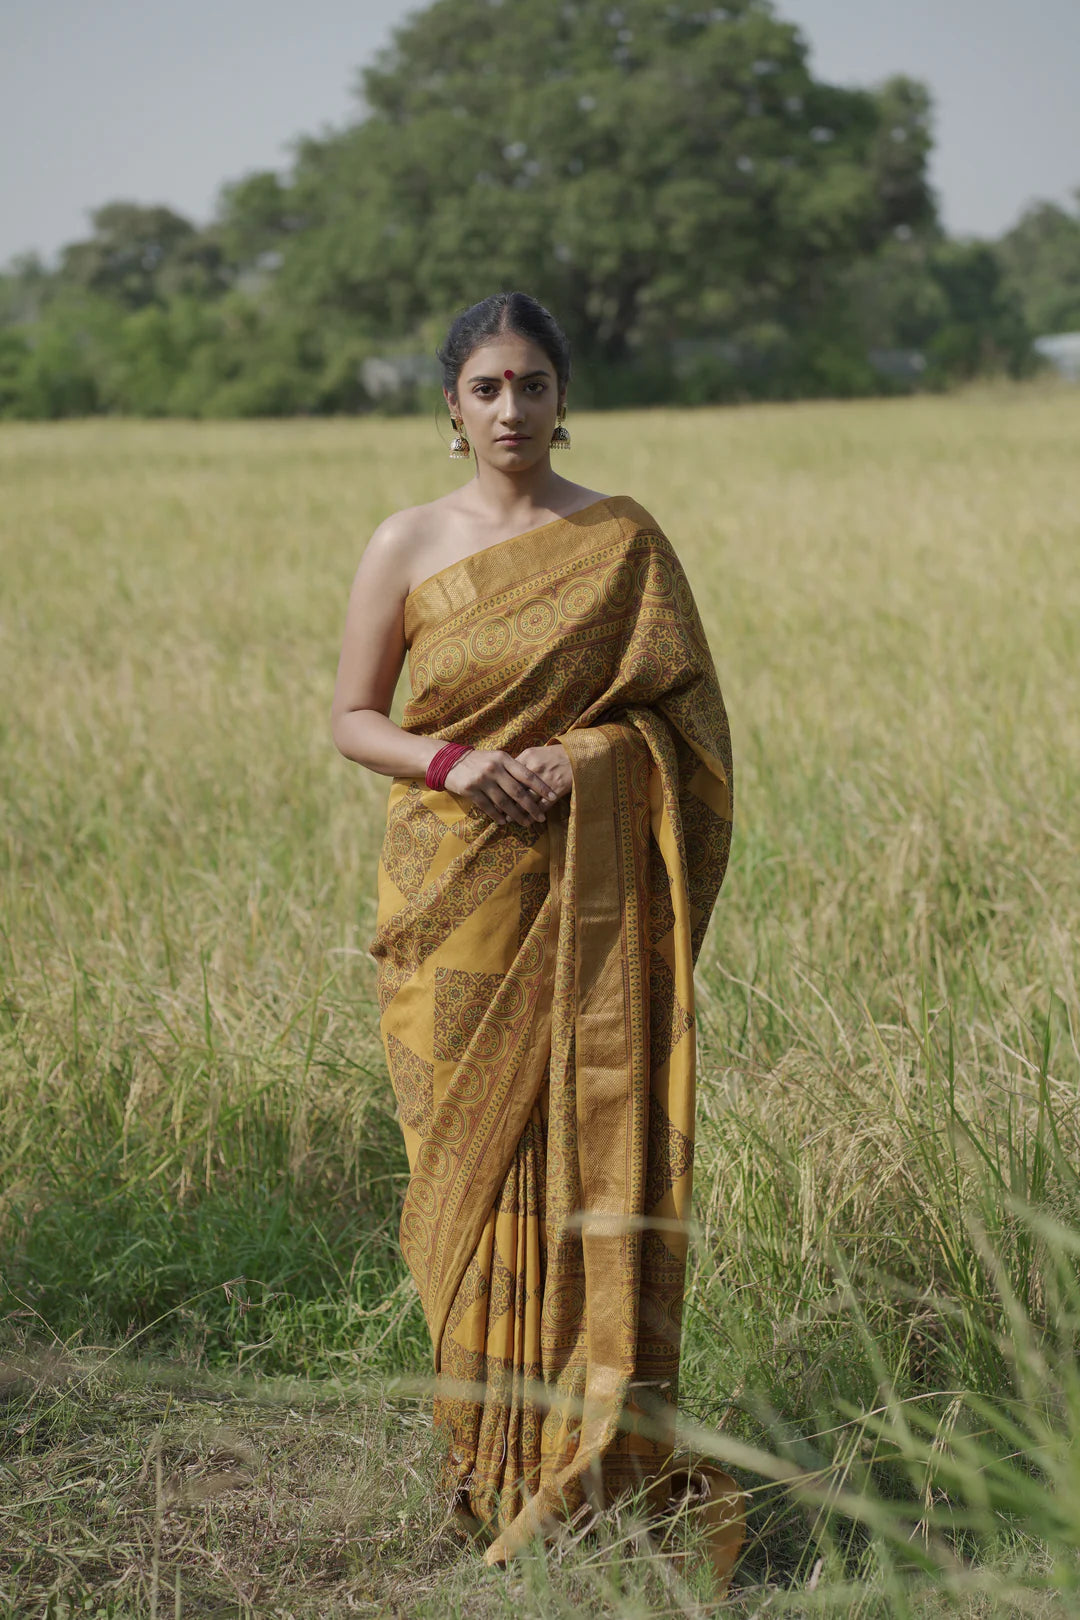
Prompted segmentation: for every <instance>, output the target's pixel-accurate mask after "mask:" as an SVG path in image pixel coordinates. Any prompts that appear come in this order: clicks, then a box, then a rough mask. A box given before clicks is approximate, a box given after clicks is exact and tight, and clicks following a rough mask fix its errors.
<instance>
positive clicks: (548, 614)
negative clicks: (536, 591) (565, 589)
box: [514, 597, 556, 641]
mask: <svg viewBox="0 0 1080 1620" xmlns="http://www.w3.org/2000/svg"><path fill="white" fill-rule="evenodd" d="M555 622H556V614H555V609H554V608H553V607H552V605H551V603H550V602H545V601H542V600H541V598H540V597H534V598H533V600H532V601H531V602H526V603H524V605H523V606H522V607H519V608H518V610H517V613H516V615H515V617H514V629H515V630H516V631H517V633H518V635H519V636H520V637H521V639H522V641H543V639H544V637H545V636H549V635H550V634H551V632H552V630H554V628H555Z"/></svg>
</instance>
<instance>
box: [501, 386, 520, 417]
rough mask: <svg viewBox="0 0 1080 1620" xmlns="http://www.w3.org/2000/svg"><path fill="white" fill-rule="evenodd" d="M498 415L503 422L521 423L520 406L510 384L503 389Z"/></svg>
mask: <svg viewBox="0 0 1080 1620" xmlns="http://www.w3.org/2000/svg"><path fill="white" fill-rule="evenodd" d="M499 415H500V416H501V418H502V420H503V421H504V422H520V421H521V405H520V403H519V401H518V397H517V395H516V394H515V392H514V389H513V386H512V385H511V384H510V383H507V385H506V387H505V388H504V389H503V392H502V398H501V399H500V401H499Z"/></svg>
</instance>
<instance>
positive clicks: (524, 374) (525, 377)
mask: <svg viewBox="0 0 1080 1620" xmlns="http://www.w3.org/2000/svg"><path fill="white" fill-rule="evenodd" d="M550 376H551V372H550V371H543V370H541V371H521V372H519V373H518V375H517V377H515V379H514V381H515V382H528V381H529V379H530V378H532V377H550ZM469 382H470V383H478V382H489V383H500V382H502V378H501V377H470V378H469Z"/></svg>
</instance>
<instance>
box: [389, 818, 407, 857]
mask: <svg viewBox="0 0 1080 1620" xmlns="http://www.w3.org/2000/svg"><path fill="white" fill-rule="evenodd" d="M388 834H389V836H388V843H389V846H390V854H391V856H392V857H393V859H394V860H397V861H407V860H408V858H409V856H410V855H411V854H412V852H413V835H412V833H411V831H410V830H409V828H408V827H407V826H405V825H404V823H403V822H400V821H399V822H397V824H396V825H395V826H392V827H390V828H389V829H388Z"/></svg>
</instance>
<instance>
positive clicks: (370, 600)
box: [330, 513, 442, 779]
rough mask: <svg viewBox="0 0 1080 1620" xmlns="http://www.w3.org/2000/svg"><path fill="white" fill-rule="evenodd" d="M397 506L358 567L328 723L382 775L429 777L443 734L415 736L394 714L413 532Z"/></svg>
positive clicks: (351, 752) (341, 745)
mask: <svg viewBox="0 0 1080 1620" xmlns="http://www.w3.org/2000/svg"><path fill="white" fill-rule="evenodd" d="M403 517H404V514H402V513H395V515H394V516H393V517H391V518H387V520H386V522H385V523H380V525H379V527H378V528H377V529H376V530H375V533H374V534H373V535H372V537H371V539H370V540H369V541H368V544H367V547H366V549H365V551H364V555H363V556H362V557H361V559H360V566H359V567H358V568H357V570H356V577H355V578H354V580H353V585H352V590H351V592H350V594H349V606H348V611H347V613H346V615H345V635H344V639H343V641H342V645H341V657H340V659H339V660H338V671H337V682H336V684H335V687H334V702H333V707H332V709H331V711H330V728H331V731H332V733H333V738H334V744H335V746H336V747H337V749H338V752H339V753H342V754H344V756H345V758H346V759H352V760H355V761H356V763H357V764H358V765H364V766H366V767H367V769H368V770H369V771H377V772H378V774H379V775H380V776H413V777H418V778H420V779H422V778H423V776H424V773H425V772H426V770H427V768H428V766H429V764H430V763H431V761H432V760H433V759H434V757H435V755H436V754H437V753H438V751H439V749H440V747H441V746H442V744H441V742H440V741H439V740H438V739H436V738H431V737H414V736H411V735H410V734H409V733H408V732H406V731H402V729H401V727H400V726H396V725H395V724H394V722H393V721H392V720H391V719H389V713H390V705H391V703H392V702H393V701H394V688H395V687H396V686H397V681H398V676H399V675H400V674H401V666H402V664H403V663H404V662H405V622H404V613H405V598H406V596H407V595H408V583H407V581H408V564H409V552H410V549H411V548H410V546H409V543H408V542H409V538H410V536H409V532H408V525H407V524H406V523H404V522H403V521H402V518H403Z"/></svg>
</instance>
